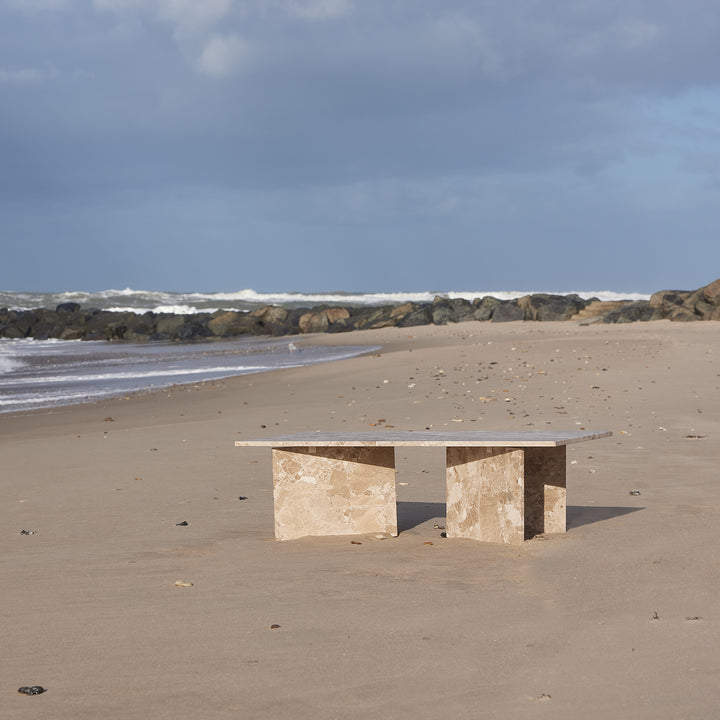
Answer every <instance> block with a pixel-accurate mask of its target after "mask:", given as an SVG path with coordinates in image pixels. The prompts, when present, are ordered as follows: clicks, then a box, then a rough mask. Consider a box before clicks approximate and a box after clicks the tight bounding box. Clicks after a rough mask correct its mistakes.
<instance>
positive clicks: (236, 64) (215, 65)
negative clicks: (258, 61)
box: [197, 33, 249, 78]
mask: <svg viewBox="0 0 720 720" xmlns="http://www.w3.org/2000/svg"><path fill="white" fill-rule="evenodd" d="M248 56H249V51H248V46H247V43H246V42H245V41H244V40H243V39H242V38H241V37H240V36H239V35H236V34H234V33H233V34H230V35H213V36H212V37H211V38H210V39H209V40H208V41H207V43H206V44H205V47H204V48H203V50H202V52H201V53H200V57H199V58H198V61H197V70H198V72H200V73H202V74H203V75H209V76H210V77H218V78H219V77H226V76H228V75H234V74H236V73H237V72H238V71H239V70H240V69H242V67H243V66H244V65H245V64H246V62H247V59H248Z"/></svg>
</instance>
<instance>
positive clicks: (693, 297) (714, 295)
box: [683, 280, 720, 320]
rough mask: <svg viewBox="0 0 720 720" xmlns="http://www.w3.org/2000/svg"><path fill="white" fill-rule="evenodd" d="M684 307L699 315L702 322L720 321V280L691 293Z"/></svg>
mask: <svg viewBox="0 0 720 720" xmlns="http://www.w3.org/2000/svg"><path fill="white" fill-rule="evenodd" d="M683 307H685V308H686V309H688V310H691V311H692V312H693V313H694V314H695V315H698V316H699V318H698V319H700V320H720V280H715V282H712V283H710V284H709V285H705V287H701V288H700V289H699V290H695V292H693V293H690V294H689V295H688V297H687V298H686V299H685V302H684V303H683Z"/></svg>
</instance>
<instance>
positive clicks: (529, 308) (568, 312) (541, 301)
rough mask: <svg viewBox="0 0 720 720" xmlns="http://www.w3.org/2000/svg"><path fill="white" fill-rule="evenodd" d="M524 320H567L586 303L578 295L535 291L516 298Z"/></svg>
mask: <svg viewBox="0 0 720 720" xmlns="http://www.w3.org/2000/svg"><path fill="white" fill-rule="evenodd" d="M518 305H519V306H520V307H521V308H522V309H523V310H524V312H525V319H526V320H539V321H558V320H569V319H570V318H571V317H573V316H574V315H577V314H578V313H579V312H580V311H581V310H584V309H585V306H586V305H587V303H586V302H585V300H583V299H582V298H581V297H580V296H579V295H548V294H546V293H537V294H535V295H526V296H525V297H522V298H520V299H519V300H518Z"/></svg>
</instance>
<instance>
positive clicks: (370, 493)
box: [272, 447, 397, 540]
mask: <svg viewBox="0 0 720 720" xmlns="http://www.w3.org/2000/svg"><path fill="white" fill-rule="evenodd" d="M272 457H273V491H274V500H275V537H276V538H277V539H278V540H291V539H293V538H299V537H304V536H307V535H362V534H365V533H387V534H389V535H397V503H396V496H395V449H394V448H392V447H309V448H308V447H290V448H288V447H286V448H282V449H279V448H273V451H272Z"/></svg>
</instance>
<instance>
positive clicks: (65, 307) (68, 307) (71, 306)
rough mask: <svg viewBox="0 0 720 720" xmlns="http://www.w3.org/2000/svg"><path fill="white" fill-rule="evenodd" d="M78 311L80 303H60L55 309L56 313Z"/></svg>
mask: <svg viewBox="0 0 720 720" xmlns="http://www.w3.org/2000/svg"><path fill="white" fill-rule="evenodd" d="M79 310H80V303H76V302H65V303H60V304H59V305H58V306H57V307H56V308H55V312H56V313H63V314H64V313H76V312H78V311H79Z"/></svg>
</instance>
